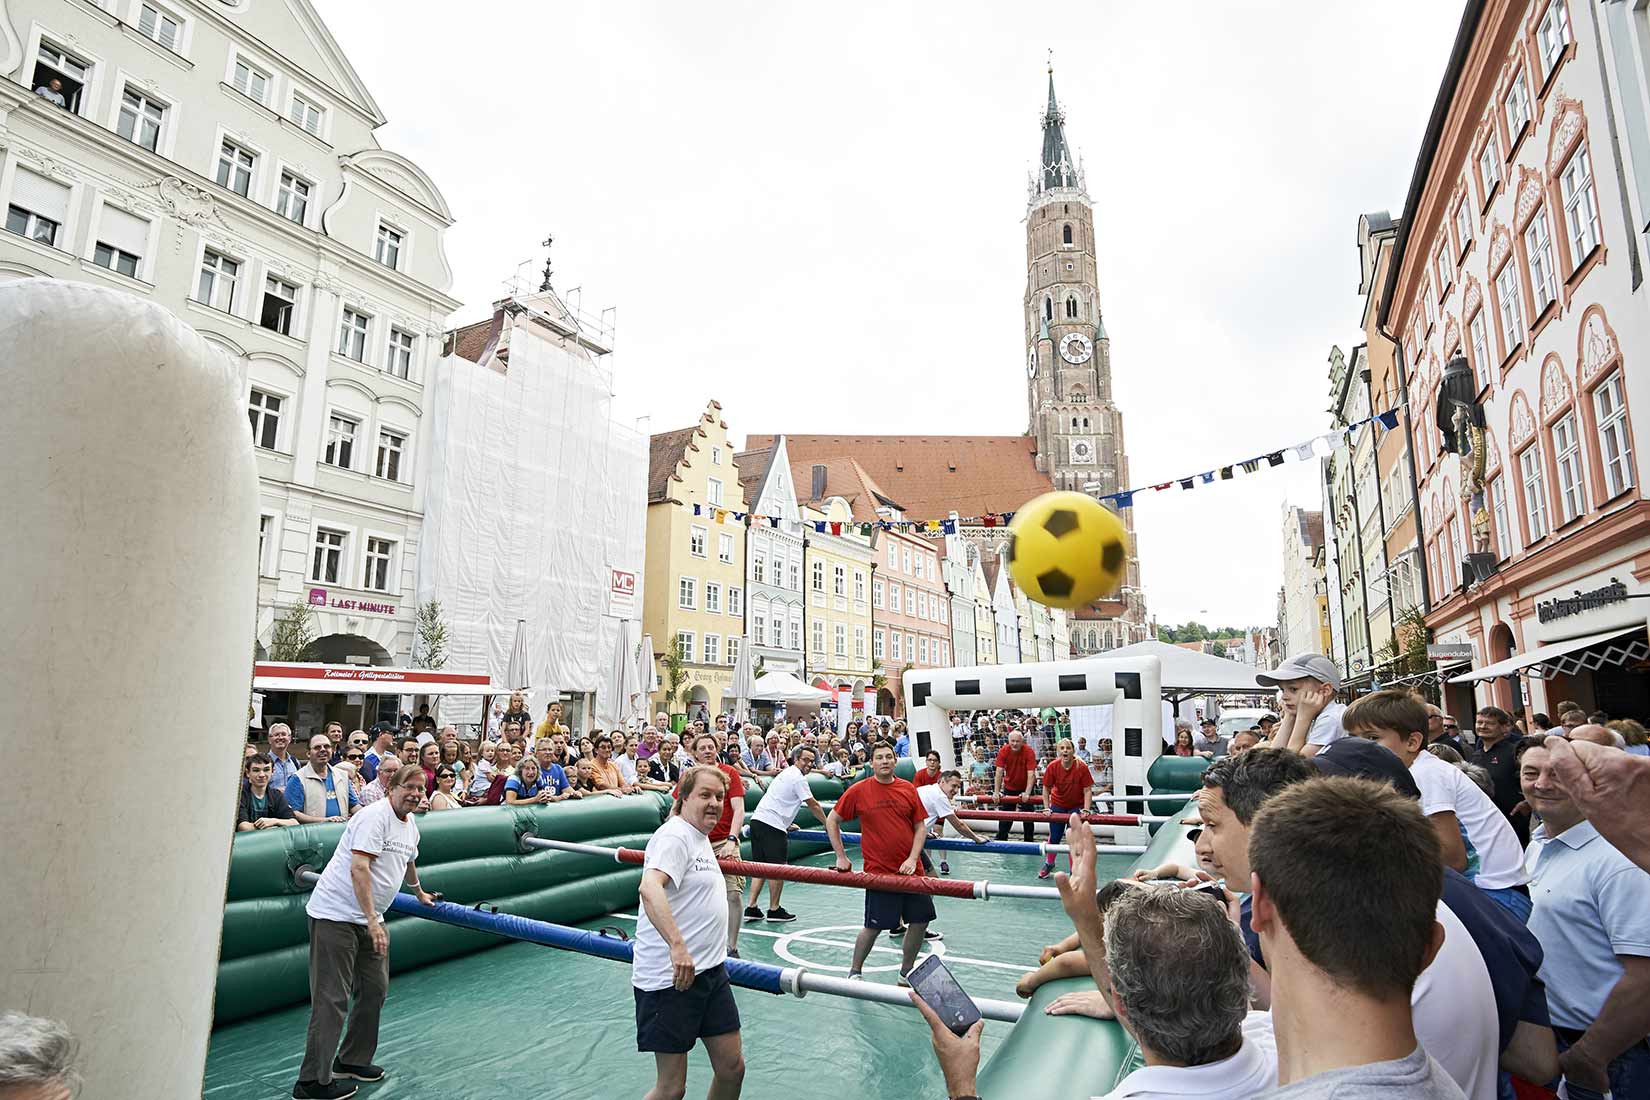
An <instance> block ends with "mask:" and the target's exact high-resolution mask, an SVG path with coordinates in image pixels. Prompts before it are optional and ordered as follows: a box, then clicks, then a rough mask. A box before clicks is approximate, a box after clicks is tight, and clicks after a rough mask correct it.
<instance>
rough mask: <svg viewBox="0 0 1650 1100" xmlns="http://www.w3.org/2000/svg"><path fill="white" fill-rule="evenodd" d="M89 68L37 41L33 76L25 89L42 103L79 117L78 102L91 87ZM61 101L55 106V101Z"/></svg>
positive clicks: (44, 41)
mask: <svg viewBox="0 0 1650 1100" xmlns="http://www.w3.org/2000/svg"><path fill="white" fill-rule="evenodd" d="M91 75H92V66H91V64H90V63H89V62H86V61H83V60H81V59H80V58H79V57H77V56H75V55H74V54H72V53H70V52H69V51H68V50H66V49H64V48H63V47H61V46H59V45H58V44H57V43H55V42H53V41H51V40H50V39H46V38H42V39H41V40H40V49H39V51H38V52H37V53H36V54H35V60H34V74H33V76H32V77H31V78H30V80H29V87H30V89H32V90H33V91H34V92H35V94H36V95H39V96H40V97H41V98H43V99H47V100H50V101H51V102H53V103H57V105H58V106H59V107H62V108H63V109H64V110H68V111H73V112H74V113H75V114H79V113H80V102H81V99H82V98H83V97H84V96H85V94H86V85H87V84H89V83H91ZM54 81H55V83H54ZM58 96H61V97H62V99H63V101H62V102H61V103H58V101H57V97H58Z"/></svg>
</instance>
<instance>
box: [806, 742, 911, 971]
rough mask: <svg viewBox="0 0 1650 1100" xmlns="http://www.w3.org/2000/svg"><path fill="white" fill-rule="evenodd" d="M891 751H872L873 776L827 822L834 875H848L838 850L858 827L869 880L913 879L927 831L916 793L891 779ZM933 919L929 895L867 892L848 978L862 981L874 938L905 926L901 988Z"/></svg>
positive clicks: (848, 863) (880, 747)
mask: <svg viewBox="0 0 1650 1100" xmlns="http://www.w3.org/2000/svg"><path fill="white" fill-rule="evenodd" d="M896 759H897V758H896V757H895V755H894V746H892V745H890V744H889V743H888V742H886V741H880V742H878V743H877V746H876V748H874V749H872V750H871V774H870V776H869V777H867V778H865V779H861V780H860V781H859V782H858V783H855V784H854V785H853V786H851V787H849V788H848V789H847V790H846V791H845V792H843V795H842V797H841V798H839V799H837V803H836V805H835V806H834V807H833V808H832V809H831V812H830V814H829V816H827V817H826V818H825V831H826V832H827V833H829V834H830V837H831V847H832V848H834V849H836V869H837V870H838V871H852V870H853V869H854V864H853V861H852V860H850V859H849V858H848V853H847V851H846V850H845V849H844V848H843V846H842V823H843V822H844V821H853V820H855V819H857V820H858V821H859V832H860V839H859V850H860V853H861V854H862V855H863V857H864V860H865V872H866V873H867V874H872V875H914V874H916V873H917V870H918V867H919V866H920V861H921V859H922V842H923V840H924V838H925V837H926V836H927V832H928V830H927V829H926V828H925V824H926V822H927V820H928V814H927V811H925V810H924V809H923V808H922V799H921V798H919V797H918V796H917V789H916V788H915V787H913V786H912V785H911V784H909V783H907V782H906V781H905V780H903V779H899V778H897V777H895V775H894V763H895V760H896ZM933 919H934V899H933V898H931V897H929V896H928V895H927V894H895V893H891V892H889V891H885V890H867V891H865V926H864V927H863V928H861V929H860V930H859V935H858V936H857V937H856V938H855V939H854V961H853V965H852V966H851V967H850V968H849V970H848V977H850V978H857V977H859V976H860V968H861V967H863V966H864V965H865V959H866V957H867V956H869V955H870V954H871V947H872V945H873V944H875V943H876V941H877V934H878V932H882V931H887V930H889V929H891V928H897V927H899V926H900V925H901V924H903V925H905V939H904V941H903V942H902V943H901V952H902V954H901V959H900V968H899V972H900V978H899V983H900V984H901V985H906V984H907V982H906V980H905V976H906V975H907V974H909V973H910V972H911V968H912V967H913V966H915V965H916V962H917V950H918V949H919V948H920V947H921V946H922V941H923V933H925V932H927V931H928V922H929V921H931V920H933Z"/></svg>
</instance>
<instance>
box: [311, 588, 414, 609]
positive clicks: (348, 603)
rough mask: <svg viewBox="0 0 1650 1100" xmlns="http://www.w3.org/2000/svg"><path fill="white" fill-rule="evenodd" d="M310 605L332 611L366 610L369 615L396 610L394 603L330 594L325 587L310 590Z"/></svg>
mask: <svg viewBox="0 0 1650 1100" xmlns="http://www.w3.org/2000/svg"><path fill="white" fill-rule="evenodd" d="M309 606H311V607H325V608H328V609H330V610H332V611H355V612H365V613H366V614H368V615H394V614H395V611H396V607H395V604H393V603H378V602H376V601H373V600H357V599H352V598H351V597H348V596H333V595H330V594H329V593H328V592H327V590H326V589H324V588H311V589H310V590H309Z"/></svg>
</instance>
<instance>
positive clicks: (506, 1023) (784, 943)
mask: <svg viewBox="0 0 1650 1100" xmlns="http://www.w3.org/2000/svg"><path fill="white" fill-rule="evenodd" d="M934 854H936V855H938V854H939V853H934ZM951 856H952V859H951V870H952V875H953V877H958V878H973V879H979V878H984V879H988V880H993V881H1014V882H1036V878H1035V875H1036V870H1037V867H1038V861H1037V859H1036V857H1034V856H1004V855H995V854H991V853H984V852H953V853H951ZM1135 858H1136V857H1134V856H1131V855H1112V856H1108V855H1106V854H1105V853H1104V849H1102V854H1101V859H1100V874H1101V876H1102V878H1104V877H1105V876H1115V875H1120V874H1124V873H1126V872H1127V871H1128V870H1129V869H1130V867H1131V866H1132V865H1133V862H1134V860H1135ZM805 862H806V863H808V864H811V865H814V866H827V865H829V862H830V860H829V857H828V856H826V855H818V856H813V857H810V858H809V859H808V860H806V861H805ZM1049 882H1050V883H1052V880H1049ZM862 898H863V895H862V894H861V893H860V892H858V891H854V890H846V889H842V888H839V887H829V886H812V885H805V884H802V883H791V884H790V885H788V886H787V887H786V889H785V894H784V905H785V907H786V908H787V909H790V910H791V911H792V912H794V913H796V914H797V917H798V919H797V921H796V922H795V923H794V924H784V925H769V924H766V923H753V924H747V925H745V926H744V928H743V930H742V931H741V933H740V942H739V946H740V954H741V955H742V956H743V957H744V958H746V959H749V960H753V961H759V962H766V963H772V964H774V965H777V966H795V965H798V964H802V965H806V966H808V967H809V968H810V969H813V970H817V971H819V972H821V973H825V974H837V975H841V974H844V973H846V972H847V968H848V959H849V949H850V947H851V945H852V943H853V938H854V933H855V931H856V930H857V929H858V928H859V926H860V919H861V916H862V912H863V909H862ZM935 905H936V907H937V908H938V911H939V918H938V920H937V921H936V922H935V923H934V925H933V927H934V928H937V929H939V930H942V931H943V932H944V933H945V940H944V942H943V943H941V944H939V945H937V947H936V950H937V951H939V952H940V953H942V954H943V955H944V957H945V959H946V962H947V964H948V965H949V966H950V967H951V970H952V972H953V973H954V974H955V975H956V976H957V980H958V981H960V982H961V983H962V985H963V987H964V988H965V989H967V990H968V991H969V992H970V993H973V994H975V995H976V996H981V997H994V998H998V999H1001V1000H1009V1001H1012V1000H1015V999H1016V998H1015V996H1014V983H1015V982H1016V981H1017V980H1018V979H1019V977H1020V975H1021V974H1023V973H1024V972H1025V971H1026V970H1028V969H1030V968H1032V967H1034V966H1035V965H1036V962H1037V954H1038V952H1039V951H1040V950H1041V949H1042V946H1043V945H1044V944H1046V943H1051V942H1053V941H1055V940H1057V939H1060V938H1062V937H1064V936H1065V935H1066V934H1068V933H1069V932H1070V928H1071V926H1070V924H1069V923H1068V922H1067V921H1066V918H1065V914H1064V913H1063V912H1061V910H1060V905H1059V903H1058V902H1057V901H1029V900H1004V901H989V902H980V901H964V900H956V899H950V898H938V899H936V901H935ZM635 912H636V911H635V909H634V908H630V909H627V910H625V911H623V912H621V913H615V914H610V915H609V916H607V917H604V918H602V919H601V920H597V921H591V922H589V923H587V924H586V925H585V927H590V928H595V927H600V926H603V925H609V926H616V927H620V928H623V929H624V930H625V932H626V933H627V934H630V933H633V932H634V931H635ZM898 964H899V953H898V949H897V944H896V943H895V942H894V941H892V940H888V939H886V938H884V940H883V941H882V942H881V944H879V946H878V948H877V950H876V951H874V952H873V954H872V957H871V960H870V962H869V964H868V965H867V969H866V977H867V979H869V980H872V981H877V982H883V983H886V984H889V985H892V984H893V982H894V980H895V977H896V974H897V969H896V968H897V966H898ZM737 997H738V1001H739V1011H740V1015H741V1017H742V1018H743V1023H744V1027H743V1032H744V1049H745V1061H746V1066H747V1069H746V1077H745V1089H744V1095H745V1096H747V1097H752V1098H761V1100H767V1098H770V1097H774V1098H780V1100H841V1098H842V1097H844V1096H889V1097H902V1098H903V1097H923V1096H943V1095H944V1094H945V1086H944V1082H943V1081H942V1079H941V1077H940V1073H939V1068H938V1067H937V1066H936V1065H935V1063H934V1059H933V1055H932V1053H931V1051H930V1049H929V1041H928V1031H927V1027H926V1025H924V1024H923V1022H922V1019H921V1018H920V1017H919V1016H918V1015H917V1014H916V1012H915V1010H914V1009H903V1008H900V1007H897V1006H893V1005H880V1004H869V1003H866V1002H862V1001H853V1000H847V999H844V998H840V997H831V996H826V995H823V994H818V993H815V994H810V995H809V996H808V997H807V998H805V999H802V1000H798V999H797V998H795V997H776V996H773V995H771V994H766V993H757V992H753V991H750V990H743V989H741V990H738V991H737ZM307 1021H308V1008H307V1006H300V1007H296V1008H292V1009H288V1010H286V1011H282V1012H274V1013H270V1014H268V1015H266V1016H261V1017H259V1018H257V1019H253V1020H246V1021H242V1022H240V1023H237V1024H233V1025H230V1026H229V1027H225V1028H223V1029H221V1030H219V1031H217V1032H215V1033H214V1034H213V1036H212V1045H211V1049H210V1051H209V1053H208V1056H207V1063H206V1090H205V1094H204V1095H205V1096H206V1097H209V1098H213V1100H275V1098H277V1097H286V1096H290V1095H291V1090H292V1083H293V1081H294V1080H295V1079H296V1078H297V1071H298V1064H299V1062H300V1061H301V1060H302V1058H303V1047H304V1029H305V1026H306V1024H307ZM1010 1026H1011V1025H1009V1024H1004V1023H997V1022H992V1021H987V1023H986V1028H985V1040H984V1045H985V1057H986V1058H987V1059H989V1058H990V1057H991V1054H992V1052H993V1051H994V1050H995V1049H996V1047H997V1044H998V1043H1000V1042H1001V1041H1002V1038H1003V1036H1005V1035H1006V1034H1007V1033H1008V1030H1009V1028H1010ZM635 1036H636V1033H635V1012H634V1003H633V1001H632V999H631V993H630V969H629V967H628V966H626V965H622V964H619V963H614V962H609V961H606V960H603V959H595V958H590V957H588V956H583V955H574V954H569V953H566V952H562V951H556V950H554V949H551V948H546V947H539V946H536V945H532V944H522V943H512V944H508V945H506V946H502V947H498V948H494V949H492V950H489V951H483V952H480V953H478V954H475V955H469V956H466V957H464V958H460V959H454V960H452V961H450V962H445V963H439V964H437V965H435V966H429V967H425V968H424V969H422V970H416V971H412V972H410V973H406V974H398V975H396V976H395V978H394V980H393V981H392V983H391V986H390V995H389V1001H388V1003H387V1004H386V1005H385V1008H384V1016H383V1023H382V1026H381V1041H380V1044H379V1047H378V1055H377V1061H378V1062H379V1063H380V1064H381V1065H383V1066H384V1067H385V1068H386V1069H387V1070H388V1071H389V1076H388V1077H387V1078H386V1079H385V1080H384V1081H383V1082H381V1083H379V1084H376V1085H363V1086H362V1087H361V1092H360V1096H361V1097H362V1098H363V1100H367V1098H371V1100H379V1098H382V1100H415V1098H416V1100H491V1098H494V1097H500V1096H518V1095H520V1096H526V1095H538V1096H543V1097H554V1098H558V1100H559V1098H564V1097H565V1098H578V1097H600V1098H608V1097H614V1098H624V1097H641V1096H642V1095H643V1094H644V1093H645V1092H646V1091H647V1090H648V1089H649V1088H650V1087H651V1086H652V1084H653V1058H652V1056H651V1055H646V1054H639V1053H637V1051H636V1041H635ZM709 1080H710V1068H709V1062H708V1061H707V1060H706V1059H705V1057H704V1055H703V1051H702V1048H700V1050H698V1051H697V1052H696V1053H695V1055H694V1060H693V1063H692V1065H691V1067H690V1069H689V1073H688V1095H689V1097H694V1096H702V1095H703V1093H704V1090H705V1088H706V1087H707V1086H708V1084H709Z"/></svg>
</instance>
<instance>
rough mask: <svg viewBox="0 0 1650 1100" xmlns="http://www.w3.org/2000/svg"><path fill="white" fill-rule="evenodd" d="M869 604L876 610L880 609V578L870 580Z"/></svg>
mask: <svg viewBox="0 0 1650 1100" xmlns="http://www.w3.org/2000/svg"><path fill="white" fill-rule="evenodd" d="M871 606H872V607H874V608H876V609H877V610H878V611H881V610H882V606H883V604H882V581H881V580H872V581H871Z"/></svg>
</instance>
